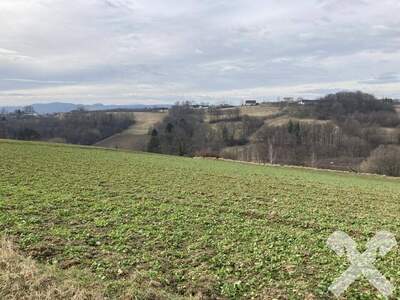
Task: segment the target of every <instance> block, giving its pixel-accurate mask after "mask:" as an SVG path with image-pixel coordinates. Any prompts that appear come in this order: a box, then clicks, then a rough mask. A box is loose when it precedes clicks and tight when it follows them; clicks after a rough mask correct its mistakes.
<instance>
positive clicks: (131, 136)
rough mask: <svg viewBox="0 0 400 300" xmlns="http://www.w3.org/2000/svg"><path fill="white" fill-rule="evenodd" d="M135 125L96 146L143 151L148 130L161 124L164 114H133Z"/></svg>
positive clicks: (146, 141)
mask: <svg viewBox="0 0 400 300" xmlns="http://www.w3.org/2000/svg"><path fill="white" fill-rule="evenodd" d="M132 114H133V115H134V117H135V121H136V123H135V124H134V125H133V126H131V127H130V128H128V129H127V130H124V131H123V132H121V133H118V134H115V135H113V136H111V137H109V138H107V139H105V140H103V141H100V142H98V143H97V144H96V146H99V147H106V148H119V149H128V150H139V151H145V150H146V149H147V143H148V141H149V139H150V137H149V135H148V131H149V128H151V127H152V126H154V125H155V124H156V123H158V122H161V121H162V119H163V118H164V117H165V116H166V115H167V113H166V112H134V113H132Z"/></svg>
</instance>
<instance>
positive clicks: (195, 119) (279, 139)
mask: <svg viewBox="0 0 400 300" xmlns="http://www.w3.org/2000/svg"><path fill="white" fill-rule="evenodd" d="M277 116H278V117H280V118H281V121H282V119H283V120H284V118H285V117H286V118H287V119H286V120H287V121H286V122H278V123H277V124H279V123H281V125H268V124H274V122H271V123H269V122H265V121H266V119H265V118H256V117H249V116H246V115H242V114H241V113H240V109H239V108H237V107H236V108H226V109H222V108H217V107H211V108H209V109H208V110H204V109H196V108H193V107H192V106H191V105H190V104H189V103H184V104H180V105H176V106H174V107H172V108H171V109H170V111H169V114H168V116H167V117H166V118H165V119H164V120H163V122H161V123H160V124H157V125H156V126H155V127H154V128H153V129H152V130H151V140H150V143H149V145H148V150H149V151H151V152H158V153H165V154H173V155H185V156H214V157H224V158H229V159H235V160H244V161H254V162H264V163H265V162H268V163H274V164H275V163H277V164H290V165H303V166H312V167H322V168H333V169H342V170H352V171H356V172H358V171H368V172H374V173H382V174H387V175H396V172H397V170H400V167H399V164H400V160H398V162H397V163H394V162H395V161H396V159H395V158H398V157H399V156H398V155H397V154H395V153H397V152H399V151H400V150H399V147H398V146H399V145H400V134H399V132H400V131H399V130H397V128H400V119H399V116H398V114H397V113H396V111H395V109H394V105H393V102H392V101H390V100H388V99H384V100H379V99H376V98H375V97H374V96H372V95H368V94H363V93H361V92H357V93H338V94H334V95H328V96H326V97H324V98H321V99H319V100H318V101H315V102H311V103H309V104H306V105H302V104H296V105H291V106H290V107H289V109H284V110H283V112H282V111H281V112H280V113H279V114H277ZM387 157H391V159H390V160H389V159H388V158H387ZM393 157H394V158H393ZM387 161H390V162H391V165H390V164H389V163H388V162H387ZM363 162H364V163H363ZM383 165H385V166H387V167H385V168H384V167H382V166H383ZM382 170H384V171H382ZM389 170H390V171H389ZM399 172H400V171H399ZM396 176H400V173H399V174H397V175H396Z"/></svg>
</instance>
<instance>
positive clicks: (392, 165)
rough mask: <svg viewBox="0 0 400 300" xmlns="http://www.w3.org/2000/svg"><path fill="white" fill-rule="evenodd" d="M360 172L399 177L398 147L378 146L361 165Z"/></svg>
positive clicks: (399, 151) (399, 152)
mask: <svg viewBox="0 0 400 300" xmlns="http://www.w3.org/2000/svg"><path fill="white" fill-rule="evenodd" d="M361 170H362V171H364V172H368V173H376V174H381V175H388V176H400V147H398V146H393V145H388V146H383V145H382V146H379V147H378V148H377V149H375V150H374V151H372V153H371V155H370V157H369V158H368V159H367V160H365V161H364V162H363V163H362V164H361Z"/></svg>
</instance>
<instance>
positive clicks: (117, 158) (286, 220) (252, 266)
mask: <svg viewBox="0 0 400 300" xmlns="http://www.w3.org/2000/svg"><path fill="white" fill-rule="evenodd" d="M399 217H400V181H399V180H398V179H391V178H383V177H378V176H360V175H359V176H357V175H350V174H345V173H336V172H330V171H314V170H306V169H298V168H283V167H266V166H253V165H246V164H240V163H230V162H223V161H211V160H200V159H199V160H197V159H190V158H180V157H171V156H162V155H152V154H143V153H129V152H120V151H113V150H103V149H96V148H89V147H87V148H85V147H77V146H62V145H50V144H40V143H29V142H11V141H4V140H3V141H0V229H1V232H2V234H3V236H5V237H7V238H11V239H15V242H16V244H17V246H18V248H19V249H20V251H21V252H22V253H23V254H25V255H27V256H28V255H30V256H32V257H33V258H34V259H35V260H36V261H38V262H39V263H40V264H53V265H54V266H55V268H56V270H60V272H58V273H57V274H58V275H57V276H60V277H62V276H64V275H63V274H64V273H66V272H68V271H69V270H72V269H73V270H80V271H82V272H84V273H85V274H86V275H88V276H82V280H85V283H84V284H90V283H95V284H96V285H100V286H103V287H104V290H105V295H106V296H108V297H109V298H112V299H113V298H119V297H122V296H123V295H125V296H126V294H127V293H128V294H129V293H130V294H131V296H132V298H135V297H136V298H137V299H141V298H146V297H147V298H148V299H151V298H156V296H157V297H158V298H165V299H172V298H174V297H176V298H178V297H184V298H187V297H190V296H194V297H197V298H203V299H208V298H231V299H238V298H259V299H273V298H276V299H279V298H282V299H286V298H289V299H304V298H307V299H325V298H326V299H328V298H331V297H332V295H331V294H330V293H329V291H328V287H329V285H330V284H331V283H332V281H333V280H334V279H335V278H337V277H338V276H339V275H340V274H341V273H342V272H343V271H345V270H346V269H347V267H348V262H347V259H346V258H340V257H338V256H337V255H336V254H335V253H334V252H333V251H332V250H330V249H329V248H328V247H327V246H326V240H327V238H328V237H329V235H330V234H332V233H333V232H334V231H336V230H343V231H345V232H347V233H348V234H349V235H350V236H352V237H353V238H354V239H356V240H357V242H359V245H360V246H361V248H360V250H363V247H364V245H365V242H366V241H367V240H368V239H369V238H371V237H372V236H373V235H374V234H375V233H376V231H378V230H388V231H391V232H393V233H394V234H396V237H397V239H398V240H399V241H400V218H399ZM399 254H400V253H399V251H398V249H397V248H396V249H395V250H392V251H391V252H390V253H389V254H388V255H386V256H385V257H384V258H382V259H378V261H377V262H376V264H375V265H376V266H377V267H378V268H379V270H380V271H381V272H382V273H383V274H384V275H385V276H386V277H387V278H388V279H390V280H391V281H392V282H393V283H394V284H395V285H396V286H397V287H398V289H397V290H396V296H397V297H400V255H399ZM92 274H93V275H92ZM0 292H1V291H0ZM149 293H150V294H149ZM376 294H377V293H376V290H375V289H374V288H373V287H371V286H370V285H369V283H368V282H367V281H366V280H360V281H358V282H357V283H355V284H353V285H352V286H351V288H350V289H349V290H348V291H347V293H346V295H345V296H347V297H348V298H356V299H371V298H373V297H375V296H374V295H376ZM0 295H1V294H0Z"/></svg>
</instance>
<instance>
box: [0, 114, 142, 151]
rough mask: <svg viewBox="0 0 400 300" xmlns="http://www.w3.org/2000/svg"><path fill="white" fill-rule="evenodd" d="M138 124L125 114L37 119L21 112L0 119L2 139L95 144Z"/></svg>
mask: <svg viewBox="0 0 400 300" xmlns="http://www.w3.org/2000/svg"><path fill="white" fill-rule="evenodd" d="M132 124H134V119H133V116H132V115H128V114H124V113H107V112H101V111H97V112H86V111H74V112H71V113H65V114H58V115H46V116H33V115H25V114H23V113H21V112H18V113H15V114H7V115H6V114H3V115H2V116H1V117H0V138H8V139H18V140H43V141H49V140H54V141H59V142H65V143H70V144H80V145H92V144H95V143H96V142H99V141H101V140H103V139H105V138H107V137H109V136H111V135H113V134H115V133H118V132H121V131H123V130H125V129H127V128H128V127H129V126H131V125H132Z"/></svg>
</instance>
